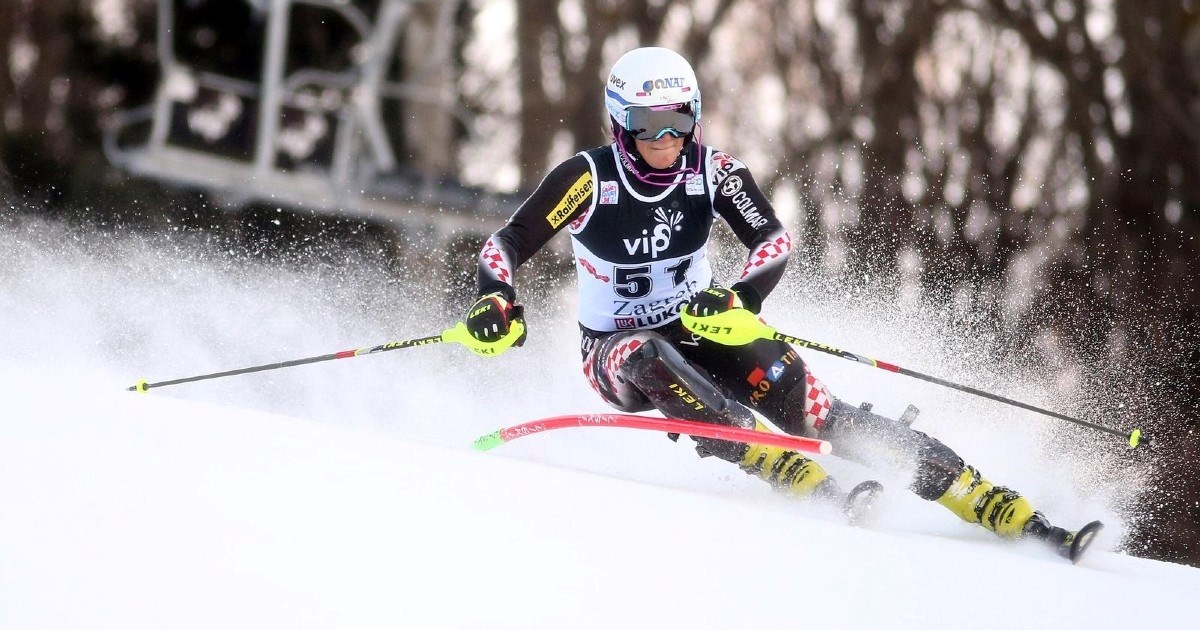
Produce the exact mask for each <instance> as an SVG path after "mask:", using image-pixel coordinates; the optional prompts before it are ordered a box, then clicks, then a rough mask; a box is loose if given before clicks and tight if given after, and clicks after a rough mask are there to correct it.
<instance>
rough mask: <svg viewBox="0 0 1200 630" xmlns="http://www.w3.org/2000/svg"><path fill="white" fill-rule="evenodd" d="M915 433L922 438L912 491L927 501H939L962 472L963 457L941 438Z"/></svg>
mask: <svg viewBox="0 0 1200 630" xmlns="http://www.w3.org/2000/svg"><path fill="white" fill-rule="evenodd" d="M909 430H910V431H912V429H909ZM913 433H914V434H916V435H917V436H918V439H919V440H920V451H919V453H918V455H917V470H916V472H915V473H914V474H913V481H912V486H911V487H912V491H913V492H914V493H916V494H917V496H919V497H921V498H922V499H925V500H926V501H937V500H938V499H939V498H941V496H942V495H943V494H945V493H946V489H947V488H949V487H950V484H952V483H954V480H955V479H957V478H958V476H959V474H960V473H962V470H963V466H964V463H963V459H962V458H961V457H959V456H958V453H955V452H954V449H952V448H950V447H949V446H946V445H945V444H943V443H942V442H941V441H940V440H938V439H936V438H932V437H930V436H928V435H926V434H925V433H922V432H920V431H913Z"/></svg>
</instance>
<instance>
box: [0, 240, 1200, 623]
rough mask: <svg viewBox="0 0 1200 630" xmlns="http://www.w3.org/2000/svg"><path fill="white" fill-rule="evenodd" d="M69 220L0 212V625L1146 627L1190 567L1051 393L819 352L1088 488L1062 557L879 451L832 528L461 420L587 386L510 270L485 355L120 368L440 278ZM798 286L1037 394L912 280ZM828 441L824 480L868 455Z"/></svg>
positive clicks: (689, 476)
mask: <svg viewBox="0 0 1200 630" xmlns="http://www.w3.org/2000/svg"><path fill="white" fill-rule="evenodd" d="M80 234H82V233H79V232H75V231H72V230H70V229H67V228H63V227H61V226H54V225H44V224H40V223H36V222H28V221H17V222H10V223H8V224H5V225H4V227H3V228H2V230H0V295H3V296H4V298H3V302H0V326H3V329H4V330H5V331H7V334H6V335H5V336H4V337H5V343H4V353H3V358H0V379H2V381H0V382H2V384H0V395H2V399H3V400H4V402H5V412H4V414H3V420H2V421H0V499H3V504H4V506H5V508H4V509H3V510H0V626H3V627H11V628H82V627H87V628H110V627H111V628H122V629H123V630H136V629H138V628H164V627H171V628H212V627H223V628H243V627H244V628H276V627H278V628H307V627H311V628H374V627H380V628H383V627H387V628H396V627H411V626H416V625H418V624H421V625H424V626H430V627H437V628H481V627H488V628H562V627H570V628H592V627H595V628H602V627H603V628H608V627H613V626H614V625H618V624H619V625H626V626H632V627H690V628H733V627H764V626H765V625H767V624H771V625H775V624H786V625H785V627H790V626H799V625H805V626H811V627H823V628H826V627H827V628H877V627H891V628H918V627H921V628H924V627H951V626H958V625H961V624H962V623H963V622H964V620H970V624H971V625H974V626H981V627H989V623H990V622H989V621H988V620H990V619H993V618H994V619H996V621H995V625H994V627H1001V626H1004V627H1007V626H1008V625H1011V624H1013V623H1019V624H1020V625H1021V627H1025V628H1029V627H1033V628H1071V627H1081V628H1082V627H1088V628H1108V627H1113V628H1116V627H1130V626H1135V627H1165V626H1168V625H1173V624H1175V623H1177V622H1176V621H1175V618H1176V614H1175V613H1174V612H1173V610H1172V609H1173V605H1175V604H1176V603H1177V602H1181V601H1187V599H1186V598H1187V597H1188V596H1189V595H1190V594H1192V593H1195V592H1198V590H1200V572H1197V571H1196V570H1195V569H1191V568H1188V567H1182V566H1177V565H1170V564H1164V563H1159V562H1154V561H1147V560H1141V559H1136V558H1132V557H1129V556H1126V555H1122V554H1119V553H1114V552H1111V551H1109V550H1110V549H1113V548H1115V547H1116V546H1117V544H1118V542H1119V540H1120V538H1121V534H1122V528H1123V526H1122V523H1121V522H1120V519H1119V518H1118V515H1117V513H1116V512H1115V510H1114V509H1113V508H1111V507H1110V505H1112V503H1113V499H1114V493H1113V490H1112V488H1114V487H1115V486H1114V485H1113V481H1112V477H1113V473H1111V472H1104V471H1105V470H1109V469H1111V468H1112V467H1113V463H1112V462H1111V461H1110V460H1109V459H1105V458H1104V457H1101V456H1097V457H1096V458H1094V459H1088V460H1081V459H1079V458H1073V457H1063V456H1056V454H1055V451H1056V449H1058V448H1059V447H1060V446H1061V444H1062V443H1063V442H1062V441H1063V440H1064V439H1066V438H1064V437H1063V433H1062V428H1061V427H1060V426H1058V425H1056V424H1053V422H1054V421H1050V420H1045V419H1042V418H1039V417H1036V416H1034V415H1032V414H1027V413H1024V412H1021V413H1017V412H1015V411H1014V410H1010V409H1005V408H1002V407H1000V406H999V405H997V404H995V403H991V402H988V401H980V400H975V399H972V398H970V397H968V396H966V395H963V394H958V393H954V392H949V391H947V390H944V389H941V388H937V387H936V386H933V385H929V384H925V383H920V382H914V381H911V380H906V379H903V377H899V376H895V375H889V374H886V373H883V372H880V371H872V370H871V369H870V368H867V367H864V366H861V365H856V364H853V363H850V362H846V361H839V360H838V359H836V358H833V357H828V356H823V355H819V354H816V353H810V352H805V353H802V354H803V356H804V358H805V360H806V361H808V362H809V363H810V365H811V366H812V368H813V370H814V371H815V372H816V373H817V374H818V375H819V376H820V377H821V379H822V380H823V381H824V382H825V383H826V384H827V385H828V386H829V387H830V389H831V390H832V391H833V392H834V393H835V394H838V395H840V396H843V397H845V398H846V399H848V400H849V401H851V402H858V401H860V400H867V401H871V402H873V403H875V405H876V407H875V408H876V411H878V412H880V413H883V414H885V415H892V416H894V415H897V414H899V413H900V412H901V411H902V410H903V408H904V406H905V405H907V404H908V403H910V402H911V403H915V404H916V405H917V406H919V407H921V409H922V414H921V416H920V417H919V418H918V420H917V424H916V426H917V427H918V428H920V429H922V430H925V431H928V432H930V433H931V434H933V435H936V436H938V437H940V438H941V439H943V440H944V441H945V442H947V443H948V444H950V445H951V446H953V447H954V448H956V449H957V450H958V451H959V453H960V454H962V455H963V456H964V457H965V458H966V459H967V461H969V462H971V463H972V464H975V465H976V466H978V467H979V468H980V469H982V470H983V471H984V472H985V473H986V474H987V475H988V476H989V477H991V478H992V479H994V480H996V481H997V482H999V483H1003V484H1007V485H1011V486H1013V487H1015V488H1018V489H1020V490H1021V491H1022V492H1023V493H1025V494H1027V495H1028V496H1030V497H1031V499H1032V500H1033V502H1034V504H1035V505H1036V506H1037V507H1039V508H1040V509H1042V510H1043V511H1045V512H1047V513H1048V514H1049V515H1050V517H1051V518H1052V519H1053V520H1054V521H1055V522H1057V523H1061V524H1063V525H1066V526H1070V527H1078V526H1079V525H1081V524H1082V523H1084V522H1086V521H1088V520H1091V519H1094V518H1100V519H1103V520H1105V522H1106V523H1107V524H1108V528H1107V529H1106V530H1105V531H1104V532H1103V534H1102V535H1101V538H1100V540H1099V542H1098V543H1097V544H1096V546H1095V547H1094V548H1093V551H1092V553H1091V554H1089V556H1088V557H1087V558H1086V559H1085V560H1084V561H1083V563H1081V564H1080V565H1078V566H1072V565H1070V564H1069V563H1067V562H1065V561H1063V560H1062V559H1060V558H1057V557H1054V556H1053V555H1052V554H1050V553H1049V552H1047V550H1045V549H1044V548H1042V547H1040V546H1036V545H1031V544H1006V543H1004V542H1001V541H998V540H995V539H994V537H993V536H992V535H991V534H989V533H987V532H985V531H983V530H982V529H981V528H978V527H974V526H969V525H966V524H964V523H962V522H960V521H958V520H957V519H956V518H954V517H953V516H952V515H950V514H949V513H947V512H946V511H945V510H944V509H942V508H941V507H939V506H936V505H933V504H930V503H927V502H925V501H922V500H920V499H919V498H917V497H915V496H912V495H911V494H910V493H908V492H907V491H906V490H904V485H905V480H903V479H891V478H888V477H886V476H884V477H878V478H880V479H881V481H883V482H884V483H885V485H886V486H887V487H888V492H887V494H885V496H884V498H883V500H882V501H881V504H880V505H879V507H878V509H877V510H876V512H875V514H874V520H873V522H872V523H871V524H870V525H869V526H868V527H865V528H852V527H849V526H847V525H845V524H844V523H842V522H841V520H840V519H839V518H838V516H837V515H836V514H834V513H832V511H831V510H828V509H823V508H821V507H820V506H815V505H806V504H802V503H797V502H793V501H789V500H787V499H784V498H782V497H779V496H776V495H774V494H772V493H771V492H770V491H769V490H768V488H767V487H766V486H765V484H762V483H761V482H759V481H757V480H754V479H750V478H748V477H746V476H745V475H743V474H742V473H741V472H739V471H738V470H737V469H736V468H734V467H732V466H730V465H728V464H726V463H724V462H720V461H716V460H715V458H709V459H703V460H702V459H699V458H697V457H696V456H695V454H694V453H693V452H692V449H691V447H690V445H689V444H688V443H687V440H681V441H680V442H679V443H678V444H673V443H671V442H670V441H668V440H667V439H666V438H665V437H664V436H662V435H657V434H651V433H647V432H640V431H622V430H613V429H604V430H599V429H569V430H562V431H555V432H552V433H548V434H545V435H537V436H531V437H528V438H525V439H522V440H518V441H516V442H514V443H512V444H509V445H506V446H503V447H501V448H500V449H498V450H496V451H493V452H490V453H487V454H480V453H476V452H474V451H472V450H470V444H471V442H472V440H474V439H475V438H476V437H478V436H480V435H482V434H484V433H487V432H490V431H492V430H494V429H497V428H499V427H501V426H505V425H511V424H517V423H520V422H524V421H527V420H531V419H535V418H538V417H543V416H550V415H558V414H564V413H578V412H592V411H607V408H606V407H605V406H604V405H603V403H601V402H600V401H599V399H598V398H597V397H596V396H595V395H594V393H592V392H591V390H590V389H589V388H588V386H587V384H586V382H585V381H584V379H583V378H582V376H581V374H580V372H579V356H578V351H577V349H576V348H577V346H576V339H575V335H576V333H575V326H574V323H573V321H572V306H571V302H570V297H569V295H570V294H569V292H568V293H561V294H560V293H558V292H554V291H547V292H545V295H541V296H538V295H537V294H536V293H535V294H534V295H532V296H531V297H530V300H531V302H530V304H529V307H528V313H529V321H530V328H531V335H530V340H529V342H528V343H527V345H526V347H524V348H521V349H518V350H515V351H513V352H509V353H507V354H505V355H504V356H501V357H499V358H496V359H493V360H488V361H485V360H483V359H480V358H478V357H476V356H474V355H472V354H470V353H469V352H467V351H466V350H465V349H463V348H461V347H457V346H445V345H440V346H430V347H418V348H411V349H405V350H399V351H396V352H392V353H386V354H383V355H379V356H368V357H360V358H356V359H353V360H350V361H339V362H335V363H323V364H317V365H313V366H304V367H297V368H290V369H287V370H280V371H275V372H267V373H263V374H256V375H247V376H239V377H234V378H229V379H220V380H216V381H209V382H203V383H195V384H189V385H182V386H179V387H176V388H169V389H168V388H164V389H162V390H158V391H153V390H152V391H151V392H150V393H149V394H146V395H137V394H131V393H127V392H125V391H123V390H124V388H125V387H127V386H128V385H131V384H132V383H133V382H134V381H135V380H136V379H138V378H142V377H146V378H149V379H150V380H162V379H167V378H174V377H179V376H188V375H193V374H200V373H205V372H212V371H219V370H224V369H230V368H237V367H245V366H248V365H255V364H259V363H269V362H273V361H280V360H286V359H292V358H299V357H305V356H312V355H319V354H325V353H329V352H333V351H338V350H345V349H350V348H356V347H363V346H368V345H375V344H378V343H382V342H386V341H391V340H399V339H405V338H411V337H419V336H424V335H429V334H435V333H437V332H439V331H440V330H441V329H442V328H445V327H447V326H448V325H450V324H451V323H452V322H453V320H454V319H455V318H456V317H457V316H458V312H457V309H461V308H462V306H463V305H461V304H445V303H443V302H444V300H442V299H441V297H442V296H441V293H440V292H438V291H434V290H431V289H430V288H425V290H424V291H421V290H418V289H417V288H414V287H413V286H404V285H403V284H401V283H398V282H397V281H396V280H395V279H394V278H391V277H388V275H387V273H386V272H385V271H384V270H383V269H381V268H377V267H375V266H373V265H371V264H366V263H360V262H347V263H343V264H323V265H308V266H289V265H279V264H272V263H266V262H255V261H252V260H249V259H247V258H245V257H239V256H233V255H228V254H226V253H223V252H221V251H220V249H219V248H216V247H213V246H211V245H204V244H203V243H200V242H197V241H196V240H195V239H191V238H187V237H184V236H180V235H175V236H174V237H173V238H165V237H131V236H127V237H121V238H115V237H111V236H102V235H95V234H91V235H87V236H81V235H80ZM518 287H519V288H520V284H519V285H518ZM430 295H432V296H434V299H432V300H429V299H425V298H426V296H430ZM807 297H809V296H806V295H805V294H803V292H801V291H798V290H794V289H791V288H789V285H788V284H786V283H785V285H784V286H783V287H782V288H781V290H780V292H778V293H777V294H776V295H775V296H773V297H772V299H771V300H769V301H768V304H767V308H766V311H765V312H764V315H765V316H766V317H767V318H768V319H769V320H770V321H772V323H773V324H774V325H775V326H776V327H777V328H779V329H780V330H782V331H785V332H790V333H793V334H799V335H802V336H804V337H805V338H809V339H815V340H821V341H823V342H826V343H829V344H831V345H835V346H839V347H844V348H846V349H848V350H852V351H856V352H861V353H864V354H869V355H872V356H878V357H879V358H882V359H888V360H895V361H896V362H898V363H901V364H903V365H910V366H911V367H913V368H914V369H919V370H921V371H923V372H927V373H931V374H940V375H945V376H949V377H953V378H954V380H957V381H960V382H968V383H970V384H972V385H975V386H980V387H993V388H999V390H1000V391H998V393H1001V394H1005V395H1011V396H1013V397H1016V398H1020V399H1022V400H1025V401H1027V402H1030V403H1033V404H1044V405H1047V406H1052V405H1053V398H1052V397H1053V396H1054V395H1056V392H1055V391H1054V390H1053V389H1051V385H1052V384H1051V383H1047V384H1045V385H1044V386H1043V385H1040V384H1039V383H1036V382H1024V383H1023V384H1022V385H1023V387H1024V389H1023V390H1021V391H1022V392H1023V394H1024V395H1020V394H1019V393H1018V392H1017V391H1016V390H1010V389H1005V388H1013V387H1016V384H1014V383H1012V382H1005V381H1003V379H999V378H998V376H997V375H998V374H1001V373H1000V372H998V371H997V370H995V368H994V367H993V366H987V365H980V366H976V367H975V368H974V369H972V368H970V367H969V364H970V363H971V362H970V361H966V360H964V359H963V357H962V356H961V355H955V354H953V353H947V352H946V348H947V347H959V346H954V344H962V343H968V342H969V340H964V339H946V338H945V337H943V336H940V335H941V334H942V331H941V330H939V328H938V326H937V325H936V322H933V321H931V320H930V319H929V318H924V317H922V316H920V315H919V314H914V313H913V312H911V310H909V311H905V310H904V309H903V308H900V307H895V306H888V307H887V308H880V309H874V310H873V309H870V308H860V307H861V305H860V304H855V303H853V301H852V300H850V299H849V298H847V299H845V300H840V299H839V300H834V301H833V303H832V304H831V308H827V309H823V310H818V309H811V308H803V307H800V306H799V305H803V304H808V302H806V301H804V300H805V298H807ZM450 301H451V302H452V301H453V300H450ZM839 307H844V308H839ZM901 359H903V360H901ZM1003 374H1004V375H1007V374H1008V373H1003ZM989 379H994V380H989ZM1067 435H1068V437H1070V435H1073V434H1070V433H1068V434H1067ZM835 453H836V445H835ZM823 461H825V462H827V467H828V468H829V469H830V470H831V472H832V473H833V474H835V475H836V476H838V477H839V478H842V479H843V481H844V485H852V484H853V483H854V482H857V481H860V480H862V479H864V478H868V477H876V476H877V473H875V472H872V471H869V470H866V469H864V468H862V467H859V466H857V465H854V464H850V463H847V462H843V461H840V460H837V459H836V458H833V459H831V458H825V459H824V460H823ZM980 597H982V598H985V601H981V600H980V599H979V598H980ZM985 608H986V612H984V611H985ZM981 615H986V617H983V616H981ZM1002 620H1003V621H1002Z"/></svg>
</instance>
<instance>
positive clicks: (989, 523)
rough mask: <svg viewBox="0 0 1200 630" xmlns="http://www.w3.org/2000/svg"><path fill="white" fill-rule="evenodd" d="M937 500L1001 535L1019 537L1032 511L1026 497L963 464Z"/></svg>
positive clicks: (961, 515) (968, 520) (966, 518)
mask: <svg viewBox="0 0 1200 630" xmlns="http://www.w3.org/2000/svg"><path fill="white" fill-rule="evenodd" d="M937 502H938V503H941V504H942V505H944V506H945V507H946V508H948V509H949V510H950V511H951V512H954V513H955V514H957V515H958V517H959V518H961V519H962V520H964V521H966V522H968V523H978V524H980V525H982V526H983V527H984V529H989V530H991V531H993V532H996V534H998V535H1000V536H1001V537H1004V538H1019V537H1020V536H1021V535H1022V534H1024V531H1025V524H1026V523H1028V522H1029V519H1030V518H1032V516H1033V514H1034V511H1033V506H1031V505H1030V504H1029V500H1028V499H1026V498H1025V497H1023V496H1021V495H1020V493H1018V492H1015V491H1013V490H1009V489H1008V488H1005V487H1004V486H997V485H995V484H993V483H992V482H990V481H988V480H987V479H984V478H983V477H982V476H981V475H980V474H979V471H977V470H975V468H973V467H971V466H965V467H963V470H962V472H961V473H959V475H958V478H956V479H955V480H954V481H953V482H952V483H951V484H950V487H948V488H947V489H946V491H945V492H944V493H942V496H941V497H939V498H938V499H937Z"/></svg>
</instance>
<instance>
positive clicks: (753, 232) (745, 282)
mask: <svg viewBox="0 0 1200 630" xmlns="http://www.w3.org/2000/svg"><path fill="white" fill-rule="evenodd" d="M738 164H739V166H740V163H738ZM713 211H715V212H716V213H717V214H718V215H720V216H721V218H723V219H725V222H726V223H728V224H729V227H731V228H733V233H734V234H736V235H737V237H738V239H739V240H741V241H742V243H743V244H744V245H745V246H746V247H748V248H749V249H750V255H749V257H748V258H747V259H746V265H745V267H743V268H742V275H741V276H740V277H739V278H738V281H737V282H736V283H735V284H734V285H733V286H732V287H730V288H731V289H733V290H734V291H735V292H736V293H737V294H738V296H739V297H741V298H742V302H743V303H744V304H745V306H746V308H749V309H750V310H751V311H754V312H756V313H757V312H758V311H759V309H760V308H762V301H763V300H764V299H765V298H766V297H767V295H768V294H770V293H771V290H772V289H774V288H775V285H776V284H778V283H779V279H780V278H781V277H782V276H783V270H784V267H785V266H786V265H787V259H788V255H789V254H790V253H791V251H792V237H791V236H790V235H789V234H788V232H787V230H786V229H784V227H783V224H782V223H780V222H779V218H778V217H776V216H775V208H774V207H772V206H771V202H770V201H769V200H768V199H767V196H766V195H765V194H763V192H762V190H761V189H760V188H759V187H758V184H757V183H756V182H755V181H754V177H753V176H752V175H750V170H749V169H747V168H744V167H742V168H738V169H736V170H733V171H732V172H730V173H729V175H727V176H726V177H725V178H724V179H722V180H721V182H720V183H719V184H717V186H716V190H715V192H714V195H713Z"/></svg>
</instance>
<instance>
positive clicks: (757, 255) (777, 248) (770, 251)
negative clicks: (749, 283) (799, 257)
mask: <svg viewBox="0 0 1200 630" xmlns="http://www.w3.org/2000/svg"><path fill="white" fill-rule="evenodd" d="M791 251H792V235H791V234H788V233H787V232H786V231H785V232H784V233H783V234H781V235H780V236H778V237H776V238H774V239H772V240H770V241H768V242H766V243H763V244H762V245H759V246H758V247H757V248H756V249H755V250H754V251H752V252H750V258H749V260H747V261H746V266H745V267H743V268H742V276H741V278H739V279H740V280H744V279H746V276H748V275H750V272H751V271H753V270H755V269H757V268H759V267H762V266H763V265H766V264H768V263H771V262H772V261H775V260H778V259H779V258H781V257H784V256H786V255H787V254H788V252H791Z"/></svg>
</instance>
